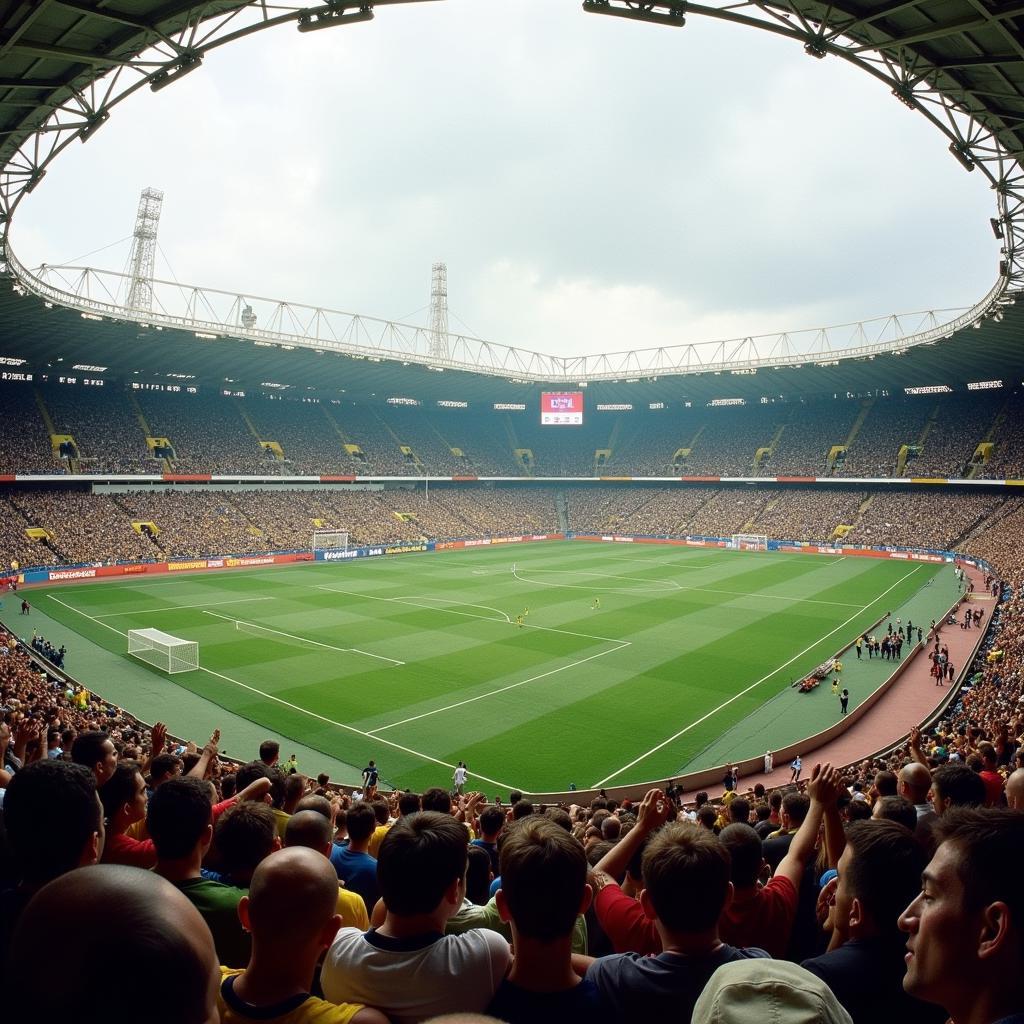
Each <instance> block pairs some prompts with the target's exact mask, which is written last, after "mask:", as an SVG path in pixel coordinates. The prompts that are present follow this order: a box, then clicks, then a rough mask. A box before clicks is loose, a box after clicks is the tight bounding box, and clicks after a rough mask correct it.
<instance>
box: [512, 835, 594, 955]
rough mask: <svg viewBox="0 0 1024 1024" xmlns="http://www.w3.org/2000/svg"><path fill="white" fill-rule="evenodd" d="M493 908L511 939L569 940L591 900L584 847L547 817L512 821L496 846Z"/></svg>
mask: <svg viewBox="0 0 1024 1024" xmlns="http://www.w3.org/2000/svg"><path fill="white" fill-rule="evenodd" d="M500 864H501V889H500V890H499V891H498V896H497V903H498V912H499V913H500V914H501V917H502V920H504V921H510V922H511V924H512V932H513V935H514V936H515V942H516V944H517V945H518V944H519V942H520V941H522V940H527V941H529V940H534V941H537V942H551V941H553V940H555V939H569V937H570V936H571V935H572V932H573V928H574V926H575V924H576V917H577V916H578V915H579V914H583V913H586V910H587V907H588V906H589V905H590V897H591V893H590V888H589V887H588V886H587V858H586V854H585V853H584V852H583V847H582V846H580V844H579V843H578V842H577V841H576V840H575V839H573V837H572V836H571V835H569V834H568V833H567V832H566V831H565V829H563V828H559V827H558V826H557V825H555V824H553V823H552V822H550V821H546V820H545V819H544V818H541V817H539V816H531V817H528V818H526V819H524V820H523V821H521V822H518V823H517V824H515V825H513V826H512V828H511V829H509V832H508V835H506V836H505V839H504V841H503V843H502V846H501V857H500Z"/></svg>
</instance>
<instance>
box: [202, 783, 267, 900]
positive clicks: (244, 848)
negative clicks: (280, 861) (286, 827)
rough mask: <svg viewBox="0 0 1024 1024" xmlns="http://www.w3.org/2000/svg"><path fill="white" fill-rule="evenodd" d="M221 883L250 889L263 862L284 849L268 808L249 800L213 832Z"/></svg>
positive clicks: (230, 812) (228, 813) (224, 816)
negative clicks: (256, 871) (254, 873)
mask: <svg viewBox="0 0 1024 1024" xmlns="http://www.w3.org/2000/svg"><path fill="white" fill-rule="evenodd" d="M213 838H214V842H215V844H216V847H217V852H218V855H219V857H220V865H221V880H222V881H223V882H224V883H225V884H226V885H233V886H235V887H236V888H239V889H248V888H249V882H250V880H251V879H252V873H253V872H254V871H255V870H256V868H257V867H259V864H260V862H261V861H262V860H264V859H265V858H267V857H269V856H270V855H271V854H272V853H273V852H274V851H275V850H279V849H280V848H281V840H280V839H279V838H278V836H277V826H276V822H275V820H274V813H273V811H271V809H270V808H269V807H267V805H266V804H261V803H255V802H253V801H252V800H246V801H244V802H242V803H239V804H236V805H235V806H234V807H231V808H229V809H228V810H227V811H226V812H225V813H224V814H222V815H221V816H220V818H219V819H218V821H217V826H216V828H214V830H213Z"/></svg>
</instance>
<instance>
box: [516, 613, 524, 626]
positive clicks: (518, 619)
mask: <svg viewBox="0 0 1024 1024" xmlns="http://www.w3.org/2000/svg"><path fill="white" fill-rule="evenodd" d="M516 625H517V626H518V627H519V628H520V629H522V628H523V617H522V615H517V616H516Z"/></svg>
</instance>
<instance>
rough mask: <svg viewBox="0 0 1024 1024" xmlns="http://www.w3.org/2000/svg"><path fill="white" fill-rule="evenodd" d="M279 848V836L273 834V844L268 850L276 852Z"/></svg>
mask: <svg viewBox="0 0 1024 1024" xmlns="http://www.w3.org/2000/svg"><path fill="white" fill-rule="evenodd" d="M280 849H281V837H280V836H274V845H273V846H272V847H271V848H270V852H271V853H276V852H277V851H278V850H280Z"/></svg>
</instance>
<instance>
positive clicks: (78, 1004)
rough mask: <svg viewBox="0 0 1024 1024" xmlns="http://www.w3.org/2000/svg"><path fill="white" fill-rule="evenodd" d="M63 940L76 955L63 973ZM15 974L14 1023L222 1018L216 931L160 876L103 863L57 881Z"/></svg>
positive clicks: (33, 920)
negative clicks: (57, 957)
mask: <svg viewBox="0 0 1024 1024" xmlns="http://www.w3.org/2000/svg"><path fill="white" fill-rule="evenodd" d="M100 922H102V924H100ZM97 928H102V929H103V933H104V937H103V941H97ZM56 935H59V936H60V945H61V948H63V949H65V950H68V951H73V955H68V956H65V957H62V958H61V964H60V969H59V970H55V969H54V960H53V957H54V941H55V939H54V937H55V936H56ZM8 967H9V973H8V978H9V979H10V980H9V982H8V990H7V993H6V1005H5V1007H4V1010H5V1011H6V1012H7V1013H8V1014H9V1015H10V1019H11V1020H30V1019H32V1018H34V1017H37V1016H38V1017H41V1018H42V1019H46V1020H58V1019H61V1018H62V1017H65V1016H68V1015H69V1014H70V1015H71V1016H73V1018H74V1019H75V1020H80V1021H123V1020H135V1019H137V1018H138V1017H139V1016H140V1013H142V1014H143V1015H144V1017H145V1019H146V1021H147V1022H148V1024H216V1022H217V1020H218V1019H219V1017H218V1013H217V1001H216V995H217V985H218V982H219V981H220V972H219V970H218V966H217V955H216V952H215V951H214V947H213V939H212V938H211V937H210V930H209V928H207V926H206V922H205V921H204V920H203V919H202V917H200V916H199V911H197V910H196V908H195V907H194V906H193V905H192V904H191V903H190V902H189V900H188V899H187V898H186V897H185V895H184V894H183V893H181V892H179V891H178V889H176V888H175V887H174V886H173V885H171V884H170V882H167V881H165V880H164V879H163V878H161V877H160V876H159V875H156V874H154V873H153V872H151V871H141V870H139V869H138V868H129V867H123V866H120V865H112V864H101V865H97V866H95V867H90V868H82V869H79V870H77V871H71V872H69V873H68V874H65V875H62V876H61V877H60V878H58V879H56V880H55V881H53V882H50V883H49V885H47V886H45V887H44V888H43V889H41V890H40V891H39V893H38V894H37V895H36V897H35V898H34V899H33V900H32V902H31V903H30V904H29V905H28V907H27V908H26V910H25V912H24V913H23V915H22V917H21V921H20V924H19V927H18V928H17V930H16V932H15V935H14V941H13V944H12V947H11V958H10V960H9V962H8ZM111 972H115V974H114V975H113V976H112V974H111ZM112 977H115V978H116V981H115V980H111V982H110V983H109V984H103V983H101V979H106V978H112ZM142 1008H144V1012H143V1010H142Z"/></svg>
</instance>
